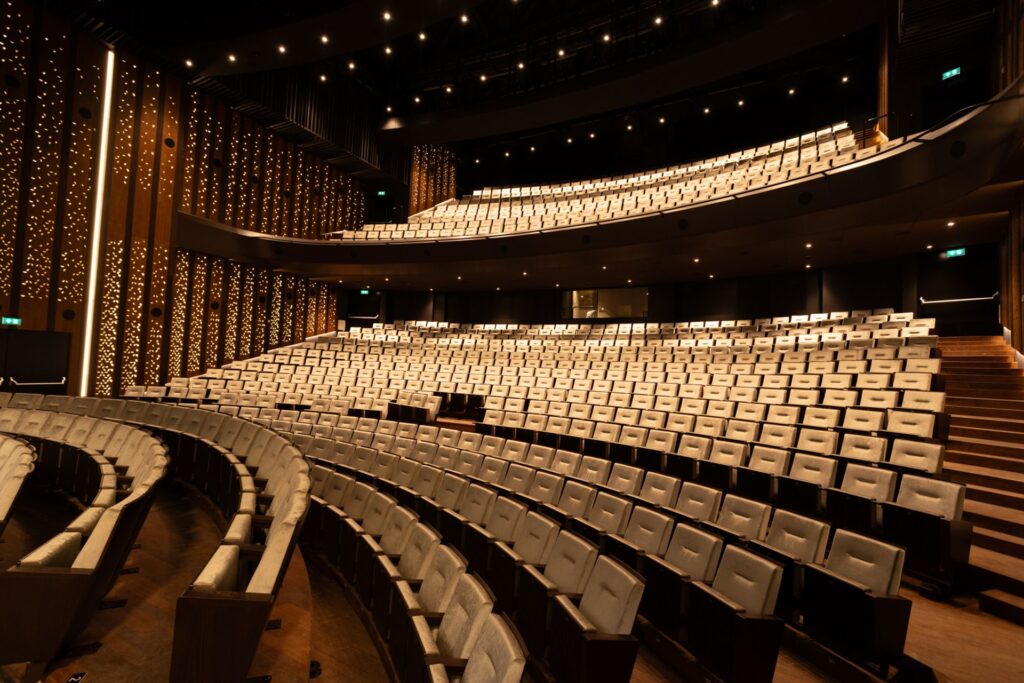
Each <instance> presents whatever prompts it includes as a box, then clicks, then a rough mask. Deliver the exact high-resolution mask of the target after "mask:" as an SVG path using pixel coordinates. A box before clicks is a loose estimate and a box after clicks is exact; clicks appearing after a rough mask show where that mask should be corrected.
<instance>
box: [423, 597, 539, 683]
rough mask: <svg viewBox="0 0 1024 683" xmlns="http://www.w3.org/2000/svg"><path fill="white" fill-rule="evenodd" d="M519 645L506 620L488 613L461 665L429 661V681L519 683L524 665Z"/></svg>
mask: <svg viewBox="0 0 1024 683" xmlns="http://www.w3.org/2000/svg"><path fill="white" fill-rule="evenodd" d="M523 649H524V648H523V645H522V643H521V642H520V639H519V637H518V634H517V633H516V632H515V627H514V626H512V624H511V623H509V622H508V620H506V619H504V618H503V617H501V616H499V615H497V614H491V615H488V617H487V619H486V620H485V621H484V625H483V627H482V628H481V629H480V635H479V636H478V637H477V640H476V645H475V646H474V648H473V651H472V653H471V654H470V655H469V659H468V661H467V662H466V666H465V668H464V669H461V670H460V669H459V668H458V667H446V666H445V665H444V664H432V665H430V670H429V674H430V677H429V683H519V681H520V680H521V679H522V676H523V670H524V668H525V667H526V655H525V653H524V651H523Z"/></svg>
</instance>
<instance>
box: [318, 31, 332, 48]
mask: <svg viewBox="0 0 1024 683" xmlns="http://www.w3.org/2000/svg"><path fill="white" fill-rule="evenodd" d="M320 42H321V43H322V44H324V45H326V44H327V43H329V42H331V38H330V36H328V35H327V34H326V33H325V34H323V35H322V36H320Z"/></svg>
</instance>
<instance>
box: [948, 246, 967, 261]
mask: <svg viewBox="0 0 1024 683" xmlns="http://www.w3.org/2000/svg"><path fill="white" fill-rule="evenodd" d="M966 255H967V250H966V249H964V248H963V247H960V248H959V249H947V250H946V251H945V256H946V258H955V257H957V256H966Z"/></svg>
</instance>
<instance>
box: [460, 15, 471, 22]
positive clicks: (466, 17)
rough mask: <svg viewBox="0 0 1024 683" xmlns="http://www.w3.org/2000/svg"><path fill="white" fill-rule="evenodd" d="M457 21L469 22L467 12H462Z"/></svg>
mask: <svg viewBox="0 0 1024 683" xmlns="http://www.w3.org/2000/svg"><path fill="white" fill-rule="evenodd" d="M459 21H461V22H462V23H463V24H468V23H469V15H468V14H463V15H462V16H461V17H459Z"/></svg>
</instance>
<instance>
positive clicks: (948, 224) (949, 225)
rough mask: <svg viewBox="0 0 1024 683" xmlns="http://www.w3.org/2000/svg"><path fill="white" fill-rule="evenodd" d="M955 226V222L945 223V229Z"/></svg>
mask: <svg viewBox="0 0 1024 683" xmlns="http://www.w3.org/2000/svg"><path fill="white" fill-rule="evenodd" d="M955 225H956V222H955V221H947V222H946V227H947V228H952V227H953V226H955Z"/></svg>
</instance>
